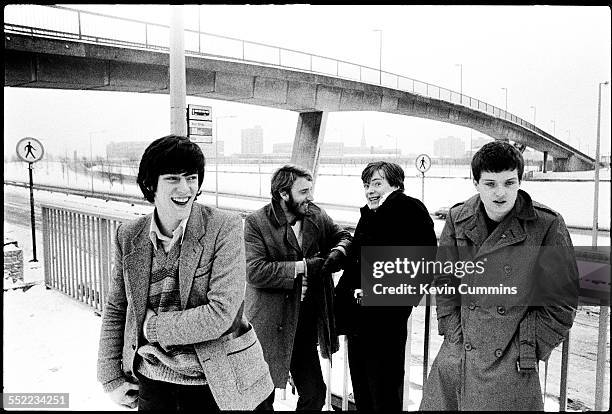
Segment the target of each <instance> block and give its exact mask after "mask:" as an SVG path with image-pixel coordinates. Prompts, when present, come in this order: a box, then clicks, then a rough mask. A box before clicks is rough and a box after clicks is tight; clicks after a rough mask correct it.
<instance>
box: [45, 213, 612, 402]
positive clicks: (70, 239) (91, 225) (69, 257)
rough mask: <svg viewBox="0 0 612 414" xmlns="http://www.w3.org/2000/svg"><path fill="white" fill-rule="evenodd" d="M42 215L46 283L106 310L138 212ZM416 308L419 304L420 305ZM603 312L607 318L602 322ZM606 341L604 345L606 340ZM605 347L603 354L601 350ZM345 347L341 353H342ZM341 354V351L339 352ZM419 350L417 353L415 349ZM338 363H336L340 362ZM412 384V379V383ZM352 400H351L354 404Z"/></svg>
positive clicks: (564, 352) (426, 346)
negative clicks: (124, 236) (120, 245)
mask: <svg viewBox="0 0 612 414" xmlns="http://www.w3.org/2000/svg"><path fill="white" fill-rule="evenodd" d="M41 210H42V218H43V249H44V264H45V284H46V286H48V287H50V288H53V289H56V290H59V291H60V292H63V293H65V294H66V295H69V296H71V297H72V298H74V299H75V300H77V301H80V302H82V303H85V304H87V305H89V306H91V307H92V308H93V309H94V310H95V311H96V312H97V313H100V314H101V313H102V312H103V310H104V305H105V300H106V295H107V292H108V283H109V277H110V274H111V270H112V266H113V264H114V263H113V257H114V254H113V248H114V247H113V246H114V243H113V237H114V235H115V234H116V230H117V226H118V225H119V224H120V223H121V222H123V221H126V220H129V219H132V218H134V215H131V214H129V213H126V214H125V215H123V216H111V215H105V214H100V213H97V212H94V211H93V210H92V211H90V212H88V211H82V210H76V209H73V208H70V207H69V206H65V205H60V204H57V205H55V204H49V203H43V204H42V205H41ZM576 254H577V257H579V258H582V259H586V260H599V261H601V260H602V258H603V261H604V262H605V261H606V260H607V262H609V253H608V256H607V259H606V258H605V257H604V256H605V253H604V254H603V256H602V254H601V253H597V252H592V251H590V250H585V249H584V248H582V249H577V250H576ZM602 298H603V296H602V297H600V298H597V300H595V301H593V302H592V303H593V304H598V303H599V304H601V305H603V306H600V311H601V310H603V309H604V308H606V307H607V306H609V298H608V302H607V303H606V302H605V299H602ZM416 309H417V308H415V311H416ZM429 310H430V309H428V308H427V309H426V312H425V319H424V331H423V339H424V340H423V353H422V356H423V358H422V365H423V381H424V380H425V378H426V375H427V373H428V369H429V368H430V366H431V361H430V360H429V358H428V357H427V356H429V355H430V349H431V345H432V341H430V339H431V338H430V325H431V312H428V311H429ZM416 313H417V312H413V315H411V319H410V320H409V329H408V342H407V351H406V354H407V357H406V373H407V375H410V366H411V362H410V361H411V355H412V352H413V351H412V350H413V346H412V341H413V338H412V332H413V330H412V324H413V319H414V315H416ZM602 317H603V319H604V321H603V322H602ZM606 318H607V312H604V314H603V315H600V323H599V328H598V332H599V335H598V347H597V348H598V350H597V354H598V355H597V376H596V379H595V381H596V389H597V390H601V389H603V382H604V381H605V375H602V374H601V372H602V370H605V363H606V357H605V355H606V348H605V341H606V339H607V319H606ZM602 342H603V346H602ZM341 351H343V352H342V353H343V356H344V364H343V368H342V369H343V372H342V382H343V386H342V395H338V394H337V393H336V394H335V395H332V394H331V385H330V384H331V379H332V374H331V370H330V369H329V368H328V367H327V371H326V377H327V383H328V401H330V402H332V401H334V402H335V403H336V405H338V406H341V407H342V408H343V409H347V408H348V407H349V397H348V372H349V371H348V362H347V354H346V341H343V342H342V349H341ZM602 352H603V357H602V355H600V353H602ZM342 353H341V354H342ZM336 355H337V354H336ZM415 355H417V354H415ZM568 357H569V339H568V340H566V341H565V342H564V343H563V345H562V347H561V367H560V385H559V409H560V411H565V408H566V404H567V379H568V370H569V364H568ZM336 366H337V365H336ZM545 367H546V373H545V376H544V384H543V390H544V392H545V393H546V394H547V395H549V396H550V392H547V382H548V374H549V370H548V363H546V365H545ZM410 385H411V384H410V383H408V382H406V384H405V385H404V397H405V401H408V398H409V392H410ZM412 385H414V383H413V384H412ZM596 394H597V396H596V401H595V406H596V407H602V400H603V394H602V392H601V391H600V392H599V393H596ZM352 404H353V403H352V402H351V405H352Z"/></svg>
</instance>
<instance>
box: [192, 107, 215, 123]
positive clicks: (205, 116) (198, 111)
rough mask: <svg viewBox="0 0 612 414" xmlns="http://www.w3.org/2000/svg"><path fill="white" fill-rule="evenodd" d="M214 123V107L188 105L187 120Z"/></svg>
mask: <svg viewBox="0 0 612 414" xmlns="http://www.w3.org/2000/svg"><path fill="white" fill-rule="evenodd" d="M192 119H193V120H197V121H212V107H210V106H203V105H187V120H189V121H191V120H192Z"/></svg>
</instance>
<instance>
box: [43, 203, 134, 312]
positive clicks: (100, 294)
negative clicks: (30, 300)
mask: <svg viewBox="0 0 612 414" xmlns="http://www.w3.org/2000/svg"><path fill="white" fill-rule="evenodd" d="M41 210H42V225H43V251H44V263H45V285H46V286H47V287H50V288H53V289H56V290H59V291H60V292H63V293H65V294H67V295H69V296H71V297H72V298H74V299H76V300H78V301H80V302H83V303H85V304H87V305H89V306H91V307H92V308H94V310H95V311H96V312H99V313H102V311H103V310H104V303H105V301H106V295H107V291H108V281H109V276H110V273H111V269H112V266H113V264H114V263H113V256H112V249H113V247H112V246H113V244H112V240H113V238H114V236H115V233H116V231H117V226H118V225H119V224H120V223H121V221H123V220H127V219H130V218H133V216H129V215H127V214H126V215H125V216H124V217H118V216H109V215H105V214H100V213H96V212H93V211H92V212H85V211H82V210H77V209H73V208H70V207H66V206H61V207H60V206H52V205H45V204H42V205H41Z"/></svg>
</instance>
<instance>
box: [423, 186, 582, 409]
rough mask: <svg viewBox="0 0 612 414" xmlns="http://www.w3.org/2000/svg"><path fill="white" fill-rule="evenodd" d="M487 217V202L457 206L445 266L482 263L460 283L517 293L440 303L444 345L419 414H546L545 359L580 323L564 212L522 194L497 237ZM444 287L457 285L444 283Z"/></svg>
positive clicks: (443, 241)
mask: <svg viewBox="0 0 612 414" xmlns="http://www.w3.org/2000/svg"><path fill="white" fill-rule="evenodd" d="M484 214H486V213H485V212H484V209H483V207H482V201H481V200H480V196H479V195H476V196H474V197H472V198H470V199H469V200H467V201H465V202H463V203H459V204H457V205H455V206H453V207H452V208H451V209H450V212H449V214H448V217H447V219H446V224H445V226H444V230H443V231H442V234H441V236H440V246H439V248H438V257H437V259H438V261H455V262H456V261H468V260H471V261H482V262H483V263H486V266H485V267H484V268H485V271H484V273H483V274H482V275H471V276H465V277H463V279H461V280H460V282H461V284H465V285H469V286H477V285H478V286H480V285H483V286H484V285H487V286H499V285H505V286H515V287H517V292H518V294H517V297H515V298H513V297H514V295H501V296H495V295H487V294H484V295H475V294H474V295H473V294H469V293H468V294H459V293H457V294H448V295H438V296H437V297H436V300H437V317H438V325H439V333H440V334H441V335H444V336H445V338H444V341H443V343H442V346H441V348H440V351H439V352H438V355H437V356H436V358H435V360H434V362H433V365H432V367H431V371H430V373H429V377H428V379H427V382H426V384H425V387H424V390H423V399H422V401H421V407H420V409H421V410H436V411H437V410H492V411H506V410H513V411H521V410H543V401H542V391H541V389H540V380H539V376H538V371H537V368H538V361H540V360H546V359H547V358H548V357H549V355H550V353H551V352H552V350H553V349H554V348H555V347H556V346H557V345H559V344H560V343H561V342H562V341H563V340H564V338H565V337H566V335H567V333H568V331H569V330H570V328H571V326H572V324H573V321H574V317H575V314H576V305H577V298H578V269H577V265H576V260H575V256H574V250H573V247H572V242H571V239H570V236H569V233H568V231H567V228H566V226H565V223H564V221H563V218H562V217H561V215H560V214H559V213H557V212H555V211H554V210H551V209H550V208H548V207H546V206H544V205H542V204H539V203H536V202H533V201H532V200H531V197H530V196H529V195H528V194H527V193H526V192H524V191H522V190H519V192H518V196H517V199H516V202H515V206H514V209H513V210H512V211H511V212H510V213H508V215H507V216H506V217H505V218H504V219H503V220H502V221H501V222H500V223H499V224H498V225H497V227H496V228H495V229H494V230H493V231H492V232H491V234H488V229H487V225H486V221H485V217H484ZM543 246H545V247H543ZM436 282H438V284H439V285H444V284H446V285H449V284H450V285H452V284H455V285H457V283H459V281H458V279H457V278H453V277H451V278H448V277H446V276H440V277H438V276H436ZM457 286H458V285H457ZM552 290H559V291H563V294H562V295H561V296H556V297H555V296H554V295H551V297H552V299H553V300H554V301H557V300H558V305H554V303H557V302H554V301H551V300H545V302H542V299H541V298H542V297H543V296H546V294H547V293H550V291H552ZM457 292H458V291H457ZM510 298H513V299H510Z"/></svg>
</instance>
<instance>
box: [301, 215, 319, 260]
mask: <svg viewBox="0 0 612 414" xmlns="http://www.w3.org/2000/svg"><path fill="white" fill-rule="evenodd" d="M318 234H319V227H318V226H317V224H316V223H315V222H314V220H313V219H312V218H311V216H310V215H307V216H305V217H304V221H303V222H302V251H303V252H304V255H306V254H308V252H309V251H310V247H311V246H312V245H313V243H314V242H315V238H316V236H317V235H318Z"/></svg>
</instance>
